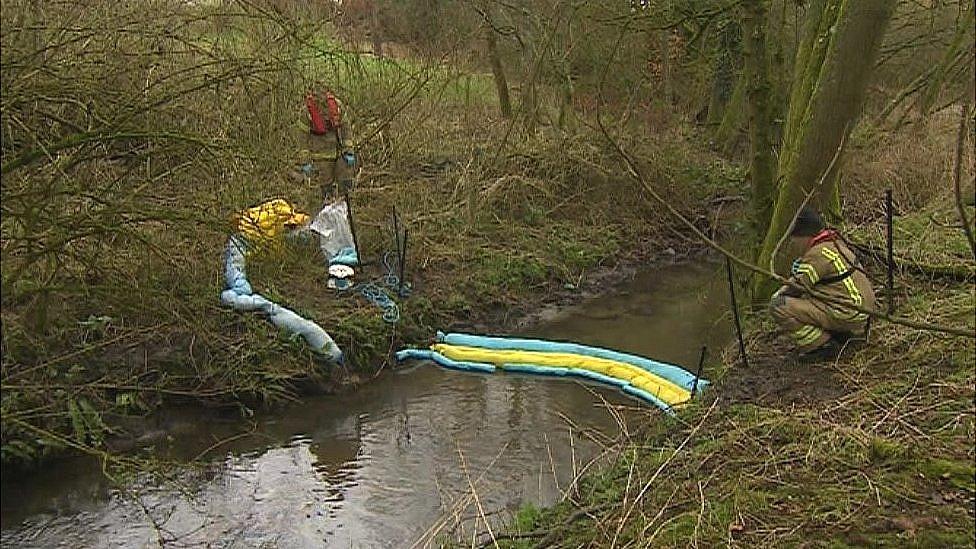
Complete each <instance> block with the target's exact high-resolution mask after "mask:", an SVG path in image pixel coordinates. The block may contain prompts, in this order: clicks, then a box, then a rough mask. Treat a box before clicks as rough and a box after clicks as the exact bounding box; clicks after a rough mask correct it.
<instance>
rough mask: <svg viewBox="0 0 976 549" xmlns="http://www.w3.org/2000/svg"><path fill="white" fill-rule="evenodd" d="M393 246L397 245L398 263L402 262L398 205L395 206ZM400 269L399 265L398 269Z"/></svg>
mask: <svg viewBox="0 0 976 549" xmlns="http://www.w3.org/2000/svg"><path fill="white" fill-rule="evenodd" d="M393 244H394V245H396V253H397V261H400V257H401V256H402V255H403V252H402V250H401V249H400V216H398V215H397V211H396V204H394V205H393ZM399 268H400V266H399V265H397V269H399Z"/></svg>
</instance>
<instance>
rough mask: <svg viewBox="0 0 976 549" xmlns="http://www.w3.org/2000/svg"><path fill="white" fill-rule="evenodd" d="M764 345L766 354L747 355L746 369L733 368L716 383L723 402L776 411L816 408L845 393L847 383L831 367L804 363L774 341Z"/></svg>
mask: <svg viewBox="0 0 976 549" xmlns="http://www.w3.org/2000/svg"><path fill="white" fill-rule="evenodd" d="M764 344H765V345H766V348H767V349H768V350H767V351H766V352H763V353H756V352H755V351H751V352H750V354H749V368H748V369H746V368H742V367H739V368H735V369H733V370H731V371H729V372H728V373H726V375H725V376H723V377H722V380H721V381H720V382H719V383H718V386H717V391H716V392H717V393H718V394H720V395H722V397H724V399H725V400H726V402H728V403H731V404H736V403H752V404H760V405H763V406H770V407H775V408H788V407H791V406H793V405H801V406H808V407H809V406H813V407H816V405H817V404H821V403H824V402H829V401H833V400H836V399H837V398H839V397H841V396H842V395H844V394H845V393H847V392H848V388H847V383H846V381H845V380H844V379H843V378H842V377H840V376H839V375H838V374H837V373H835V371H834V370H835V368H834V365H833V364H834V363H829V362H804V361H801V360H798V358H797V356H796V355H795V354H793V353H789V352H785V351H783V347H782V346H781V345H780V344H779V343H778V342H776V341H768V342H764ZM844 354H846V352H845V353H844ZM841 359H843V356H842V357H841Z"/></svg>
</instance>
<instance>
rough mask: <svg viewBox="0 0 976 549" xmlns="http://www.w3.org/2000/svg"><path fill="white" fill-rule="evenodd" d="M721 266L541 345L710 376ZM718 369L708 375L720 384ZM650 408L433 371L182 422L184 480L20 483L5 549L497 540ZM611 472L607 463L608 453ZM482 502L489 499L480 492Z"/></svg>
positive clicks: (11, 493) (56, 467) (76, 471)
mask: <svg viewBox="0 0 976 549" xmlns="http://www.w3.org/2000/svg"><path fill="white" fill-rule="evenodd" d="M719 274H720V273H719V271H718V270H717V268H716V267H715V266H714V265H712V264H705V265H679V266H672V267H665V268H661V269H655V270H648V271H645V272H643V273H641V274H640V275H638V276H637V277H636V278H635V279H634V280H633V281H631V282H630V283H627V284H625V285H623V286H622V287H620V288H619V290H618V291H616V292H614V293H613V295H611V296H607V297H600V298H597V299H593V300H591V301H589V302H587V303H584V304H582V305H580V306H578V307H573V308H569V309H566V310H563V311H561V312H560V313H559V314H558V315H556V316H555V317H554V318H552V319H551V320H549V321H547V322H546V323H545V324H544V325H541V326H538V327H535V328H533V329H531V330H529V331H527V333H526V334H525V335H532V336H541V337H549V338H553V339H564V340H573V341H578V342H581V343H588V344H593V345H601V346H606V347H611V348H614V349H619V350H623V351H629V352H633V353H636V354H641V355H644V356H648V357H651V358H655V359H658V360H663V361H667V362H672V363H676V364H681V365H683V366H685V367H686V368H687V369H689V370H693V369H694V367H695V364H696V362H697V359H698V353H699V349H700V346H701V345H702V344H708V345H709V346H710V347H711V348H713V349H717V348H718V346H719V345H721V344H723V343H724V342H725V341H727V340H728V337H729V328H728V324H727V322H725V321H724V320H720V319H723V318H724V313H725V311H726V310H727V307H726V294H725V287H724V285H723V284H722V279H721V277H720V276H719ZM706 377H707V376H706ZM608 405H609V406H610V407H612V408H614V409H616V410H621V409H622V415H623V416H624V417H625V418H628V419H629V420H630V421H654V420H655V419H656V418H658V417H659V416H658V415H657V413H656V412H655V411H654V410H653V409H650V408H648V406H647V405H644V404H641V403H639V402H636V401H633V400H631V399H629V398H627V397H625V396H623V395H621V394H620V393H618V392H616V391H615V390H612V389H605V388H603V387H598V386H593V385H584V384H582V383H580V382H577V381H573V380H566V379H550V378H536V377H526V376H516V375H511V374H503V373H499V374H493V375H478V374H463V373H457V372H451V371H445V370H441V369H439V368H437V367H435V366H432V365H429V364H418V365H417V366H416V367H413V368H411V369H408V370H403V371H399V372H396V373H394V374H391V375H387V376H385V377H383V378H381V379H380V380H378V381H377V382H375V383H372V384H370V385H368V386H366V387H365V388H363V389H362V390H360V391H357V392H356V393H354V394H351V395H345V396H338V397H335V396H333V397H316V398H309V399H306V400H305V401H303V402H302V403H300V404H295V405H292V406H289V407H287V408H284V409H281V410H278V411H275V412H270V413H263V414H258V415H257V416H256V417H255V418H253V420H252V421H243V420H239V419H237V420H220V419H219V418H218V416H215V415H214V414H207V413H203V412H201V411H194V410H183V411H181V410H171V411H168V412H167V416H169V417H168V421H167V426H168V428H169V429H171V435H170V436H169V437H164V438H163V439H162V440H161V441H157V442H155V446H156V448H157V450H158V451H159V452H160V453H161V454H162V455H165V456H169V457H175V458H181V459H189V458H192V457H194V456H197V455H198V454H200V453H201V452H204V451H205V450H207V449H208V448H210V447H211V446H213V445H214V444H217V443H219V441H221V440H225V439H227V438H228V437H237V438H234V439H233V440H230V441H229V442H225V443H222V444H220V445H219V446H217V448H216V449H215V450H212V451H211V452H210V453H208V454H207V455H208V456H209V458H208V459H206V460H204V465H203V466H202V467H198V468H186V469H185V470H184V471H183V472H181V473H178V478H177V479H176V480H177V482H175V483H164V484H162V485H160V484H158V483H149V482H145V481H141V480H135V481H133V482H132V483H131V485H130V490H129V492H130V493H131V494H138V495H139V496H138V497H131V496H129V497H123V495H122V494H121V493H120V492H119V491H118V490H117V489H115V488H113V487H112V486H111V485H110V483H109V482H108V481H106V480H105V478H104V476H103V475H102V473H101V471H100V467H99V465H98V464H97V463H94V462H93V461H92V460H89V459H86V458H78V459H68V460H63V461H60V462H57V463H55V464H52V465H50V466H48V467H47V468H46V469H45V470H44V471H42V472H41V473H38V474H36V475H32V476H30V477H28V478H7V476H6V475H5V476H4V478H3V485H2V486H3V492H2V496H3V498H2V537H0V541H2V543H3V546H4V547H159V546H160V545H161V543H160V540H162V541H164V542H167V543H166V544H167V546H170V545H171V546H176V547H180V546H190V547H410V546H412V545H416V546H425V545H437V544H438V543H439V541H440V540H442V539H444V537H455V536H457V535H459V533H461V532H463V533H465V534H464V535H465V537H466V539H470V536H471V534H472V533H473V532H478V531H483V530H485V522H484V519H482V518H481V517H482V514H483V515H484V516H485V518H486V519H487V521H488V523H489V524H491V525H492V526H493V527H494V528H495V529H496V530H497V529H498V528H499V527H500V525H499V521H501V520H502V519H504V518H505V517H507V516H511V513H512V512H514V511H515V510H516V509H517V508H518V507H519V505H521V504H522V503H525V502H531V503H535V504H550V503H553V502H555V501H558V500H559V499H560V498H561V497H562V494H563V493H564V491H565V490H566V489H567V488H568V487H569V486H571V483H572V480H573V478H574V477H575V476H576V474H577V473H578V472H580V471H581V470H583V469H584V468H585V467H586V466H587V464H588V463H590V462H591V461H593V460H599V458H600V457H601V455H602V453H603V452H602V448H603V445H602V444H600V443H598V442H595V441H602V440H605V439H608V438H612V437H614V436H616V435H617V434H618V433H619V429H620V427H619V425H618V423H617V420H615V419H614V415H615V414H613V413H611V411H610V410H609V409H608ZM595 463H599V461H596V462H595ZM475 496H476V497H475Z"/></svg>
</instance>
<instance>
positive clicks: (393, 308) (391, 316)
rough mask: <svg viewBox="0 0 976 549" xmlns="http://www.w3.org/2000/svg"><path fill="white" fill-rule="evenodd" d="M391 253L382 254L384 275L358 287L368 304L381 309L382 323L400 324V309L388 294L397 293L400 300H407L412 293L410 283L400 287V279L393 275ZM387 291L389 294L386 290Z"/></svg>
mask: <svg viewBox="0 0 976 549" xmlns="http://www.w3.org/2000/svg"><path fill="white" fill-rule="evenodd" d="M391 255H393V252H386V253H385V254H383V266H384V267H386V274H384V275H383V276H381V277H379V278H378V279H377V280H376V281H374V282H367V283H365V284H362V285H360V287H359V293H360V294H361V295H362V296H363V297H365V298H366V299H367V300H368V301H369V302H370V303H372V304H374V305H376V306H377V307H379V308H380V309H383V321H384V322H388V323H390V324H396V323H397V322H400V307H399V306H398V305H397V304H396V301H393V298H392V297H390V294H394V295H396V294H397V293H399V296H400V297H401V298H407V297H409V296H410V293H411V291H412V289H411V286H410V283H409V282H404V283H403V286H402V287H401V286H400V279H399V278H398V277H397V275H396V274H394V270H393V267H392V266H391V265H390V256H391ZM386 288H388V289H389V294H388V293H387V291H388V290H387V289H386Z"/></svg>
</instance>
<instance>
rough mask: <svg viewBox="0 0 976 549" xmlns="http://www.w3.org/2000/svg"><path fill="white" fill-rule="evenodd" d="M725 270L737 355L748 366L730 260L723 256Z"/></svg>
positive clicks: (743, 364)
mask: <svg viewBox="0 0 976 549" xmlns="http://www.w3.org/2000/svg"><path fill="white" fill-rule="evenodd" d="M725 272H726V274H728V277H729V298H730V301H731V302H732V319H733V320H734V321H735V335H736V336H738V338H739V355H741V356H742V366H743V367H744V368H748V367H749V357H748V356H747V355H746V342H745V340H743V339H742V324H741V323H740V322H739V306H738V304H736V302H735V283H734V282H733V281H732V260H730V259H729V257H728V256H725Z"/></svg>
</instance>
